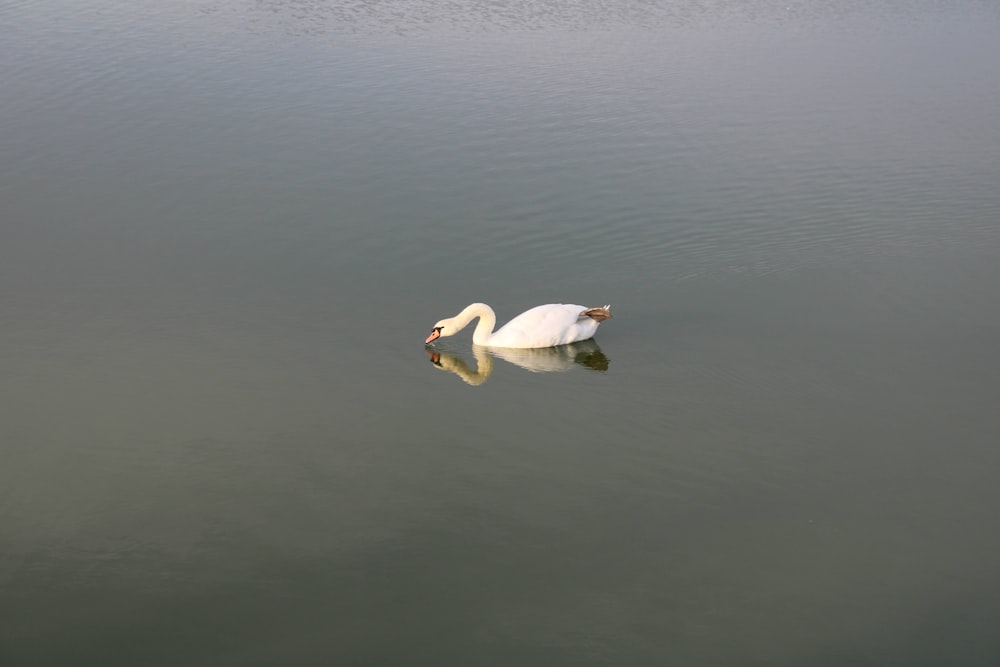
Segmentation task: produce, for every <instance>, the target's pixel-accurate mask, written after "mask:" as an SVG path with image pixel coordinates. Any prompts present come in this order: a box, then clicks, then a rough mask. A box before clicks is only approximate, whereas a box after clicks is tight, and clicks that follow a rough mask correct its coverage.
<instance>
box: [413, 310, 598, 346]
mask: <svg viewBox="0 0 1000 667" xmlns="http://www.w3.org/2000/svg"><path fill="white" fill-rule="evenodd" d="M477 317H478V318H479V324H477V325H476V330H475V331H474V332H473V334H472V342H473V343H475V344H476V345H484V346H487V347H516V348H532V347H553V346H555V345H566V344H567V343H575V342H577V341H580V340H587V339H588V338H592V337H593V336H594V333H596V332H597V327H598V325H599V324H600V323H601V322H603V321H604V320H606V319H608V318H609V317H611V306H604V307H603V308H587V307H586V306H577V305H574V304H569V303H550V304H546V305H544V306H535V307H534V308H532V309H531V310H527V311H525V312H523V313H521V314H520V315H518V316H517V317H515V318H514V319H512V320H511V321H510V322H508V323H507V324H505V325H504V326H502V327H500V329H499V330H497V331H493V327H494V326H495V325H496V323H497V316H496V313H494V312H493V309H492V308H490V307H489V306H487V305H486V304H485V303H474V304H472V305H470V306H466V308H465V310H463V311H462V312H460V313H459V314H458V315H456V316H455V317H449V318H447V319H444V320H441V321H440V322H438V323H437V324H435V325H434V328H433V330H432V331H431V335H430V336H428V337H427V341H426V342H428V343H430V342H431V341H433V340H435V339H437V338H439V337H441V336H454V335H455V334H457V333H458V332H459V331H461V330H462V329H464V328H465V327H467V326H468V325H469V323H470V322H472V320H474V319H476V318H477Z"/></svg>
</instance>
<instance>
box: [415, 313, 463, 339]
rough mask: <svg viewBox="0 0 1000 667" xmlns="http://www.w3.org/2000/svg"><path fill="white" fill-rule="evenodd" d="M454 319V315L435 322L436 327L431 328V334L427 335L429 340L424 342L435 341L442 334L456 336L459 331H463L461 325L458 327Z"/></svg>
mask: <svg viewBox="0 0 1000 667" xmlns="http://www.w3.org/2000/svg"><path fill="white" fill-rule="evenodd" d="M454 319H455V318H453V317H449V318H448V319H446V320H441V321H440V322H438V323H437V324H435V325H434V327H433V328H431V335H430V336H428V337H427V340H425V341H424V344H427V343H430V342H433V341H435V340H437V339H438V338H440V337H441V336H454V335H455V334H457V333H458V332H459V331H461V329H460V328H459V327H456V326H455V324H454V323H453V320H454Z"/></svg>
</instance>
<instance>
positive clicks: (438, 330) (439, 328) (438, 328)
mask: <svg viewBox="0 0 1000 667" xmlns="http://www.w3.org/2000/svg"><path fill="white" fill-rule="evenodd" d="M442 329H444V327H434V331H437V332H438V333H441V330H442Z"/></svg>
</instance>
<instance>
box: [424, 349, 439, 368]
mask: <svg viewBox="0 0 1000 667" xmlns="http://www.w3.org/2000/svg"><path fill="white" fill-rule="evenodd" d="M427 356H428V357H430V359H431V363H432V364H434V365H435V366H440V365H441V355H440V354H438V353H437V352H433V351H431V350H427Z"/></svg>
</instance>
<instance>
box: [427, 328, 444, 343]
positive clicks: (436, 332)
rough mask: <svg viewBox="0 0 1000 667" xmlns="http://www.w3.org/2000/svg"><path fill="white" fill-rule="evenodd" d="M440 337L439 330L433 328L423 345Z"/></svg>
mask: <svg viewBox="0 0 1000 667" xmlns="http://www.w3.org/2000/svg"><path fill="white" fill-rule="evenodd" d="M440 337H441V331H440V330H438V329H435V330H434V331H432V332H431V335H430V336H428V337H427V340H425V341H424V345H426V344H427V343H431V342H433V341H436V340H437V339H438V338H440Z"/></svg>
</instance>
